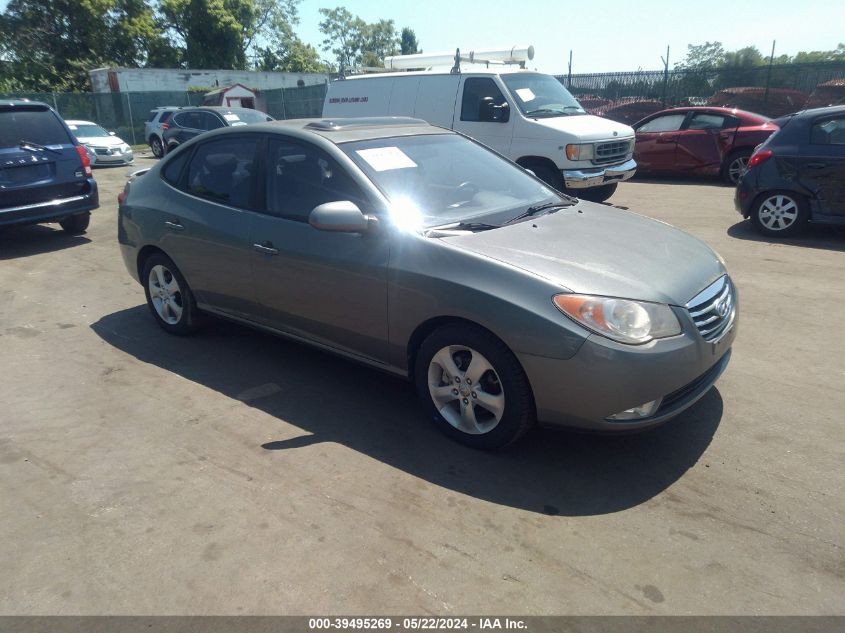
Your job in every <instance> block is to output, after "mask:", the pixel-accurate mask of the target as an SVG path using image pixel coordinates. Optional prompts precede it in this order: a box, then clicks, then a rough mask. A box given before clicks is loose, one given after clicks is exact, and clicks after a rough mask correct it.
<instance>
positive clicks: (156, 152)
mask: <svg viewBox="0 0 845 633" xmlns="http://www.w3.org/2000/svg"><path fill="white" fill-rule="evenodd" d="M150 149H151V150H152V152H153V156H155V157H156V158H161V157H162V156H164V145H162V143H161V139H160V138H159V137H157V136H151V137H150Z"/></svg>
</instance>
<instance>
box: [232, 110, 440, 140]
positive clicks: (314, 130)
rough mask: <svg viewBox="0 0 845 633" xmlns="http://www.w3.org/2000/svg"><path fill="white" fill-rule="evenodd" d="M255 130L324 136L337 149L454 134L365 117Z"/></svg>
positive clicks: (414, 122)
mask: <svg viewBox="0 0 845 633" xmlns="http://www.w3.org/2000/svg"><path fill="white" fill-rule="evenodd" d="M249 127H250V129H251V130H263V131H267V132H281V133H285V134H290V135H292V136H297V137H299V138H308V137H310V136H315V135H316V136H320V137H322V138H324V139H326V140H328V141H330V142H331V143H334V144H335V145H338V144H341V143H348V142H351V141H368V140H374V139H379V138H391V137H396V136H416V135H420V134H454V132H453V131H452V130H447V129H445V128H441V127H437V126H435V125H431V124H430V123H427V122H425V121H423V120H422V119H414V118H412V117H399V116H395V117H361V118H331V119H288V120H286V121H270V122H267V123H258V124H254V125H251V126H249ZM229 129H232V130H242V129H243V128H241V127H238V128H229Z"/></svg>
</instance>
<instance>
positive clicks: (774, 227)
mask: <svg viewBox="0 0 845 633" xmlns="http://www.w3.org/2000/svg"><path fill="white" fill-rule="evenodd" d="M757 214H758V217H759V220H760V224H762V225H763V226H764V227H765V228H767V229H769V230H770V231H784V230H786V229H788V228H789V227H791V226H792V225H793V224H795V222H796V221H797V220H798V203H797V202H796V201H795V200H794V199H793V198H790V197H789V196H787V195H784V194H781V193H779V194H776V195H773V196H769V197H768V198H766V199H765V200H763V202H762V203H760V207H759V210H758V212H757Z"/></svg>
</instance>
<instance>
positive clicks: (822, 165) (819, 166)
mask: <svg viewBox="0 0 845 633" xmlns="http://www.w3.org/2000/svg"><path fill="white" fill-rule="evenodd" d="M825 167H827V163H807V168H808V169H824V168H825Z"/></svg>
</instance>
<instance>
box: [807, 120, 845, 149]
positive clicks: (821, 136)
mask: <svg viewBox="0 0 845 633" xmlns="http://www.w3.org/2000/svg"><path fill="white" fill-rule="evenodd" d="M810 143H812V144H813V145H845V117H841V118H838V119H835V118H830V119H821V120H818V121H816V122H815V123H813V127H812V129H811V130H810Z"/></svg>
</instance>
